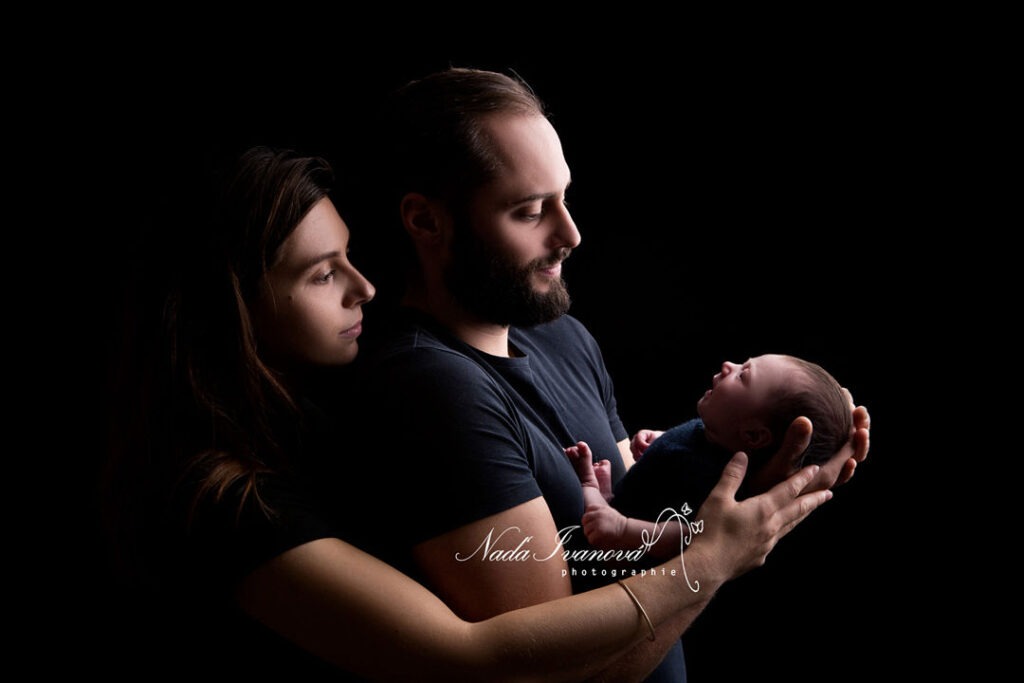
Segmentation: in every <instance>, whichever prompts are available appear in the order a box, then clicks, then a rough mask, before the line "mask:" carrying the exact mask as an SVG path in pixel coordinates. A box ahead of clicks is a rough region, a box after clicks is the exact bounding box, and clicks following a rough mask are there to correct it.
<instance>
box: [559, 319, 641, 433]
mask: <svg viewBox="0 0 1024 683" xmlns="http://www.w3.org/2000/svg"><path fill="white" fill-rule="evenodd" d="M572 322H574V323H575V325H576V328H577V331H578V333H579V334H580V335H581V336H582V337H583V342H584V348H586V349H587V355H588V358H589V361H590V365H591V368H592V370H593V372H594V377H595V379H596V381H597V385H598V387H599V388H600V391H601V399H602V401H603V402H604V409H605V413H606V414H607V416H608V426H609V427H610V428H611V430H612V434H613V435H614V436H615V441H617V442H618V441H622V440H623V439H628V438H629V433H628V432H627V431H626V427H625V425H623V424H622V419H621V418H620V417H619V404H618V402H617V401H616V400H615V383H614V382H613V381H612V376H611V375H610V374H609V373H608V368H607V366H605V364H604V355H603V354H602V353H601V347H600V346H598V344H597V340H596V339H594V337H593V335H591V334H590V332H589V331H587V329H586V327H584V326H583V324H582V323H580V322H579V321H577V320H575V319H572Z"/></svg>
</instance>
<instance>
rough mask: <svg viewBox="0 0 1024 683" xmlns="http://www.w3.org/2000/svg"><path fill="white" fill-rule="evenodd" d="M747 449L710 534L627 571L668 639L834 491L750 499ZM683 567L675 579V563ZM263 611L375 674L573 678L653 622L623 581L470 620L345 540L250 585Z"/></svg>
mask: <svg viewBox="0 0 1024 683" xmlns="http://www.w3.org/2000/svg"><path fill="white" fill-rule="evenodd" d="M745 470H746V458H745V457H744V456H742V455H740V456H737V457H736V458H734V459H733V460H732V461H731V462H730V463H729V465H728V466H727V467H726V470H725V473H724V474H723V476H722V480H721V481H720V482H719V484H718V486H716V487H715V490H714V491H713V492H712V494H711V496H710V497H709V498H708V502H706V503H705V505H704V506H703V507H702V508H701V509H702V511H703V512H704V517H705V520H706V522H705V523H706V526H705V533H704V534H702V535H700V536H698V537H697V538H696V540H695V541H694V542H693V544H692V545H691V546H690V548H689V549H688V550H687V552H686V555H685V562H686V572H687V576H688V577H689V579H690V581H694V580H696V581H699V583H700V587H699V590H697V591H693V590H692V589H691V588H690V587H688V586H687V584H686V580H685V579H684V578H683V576H682V572H681V571H679V570H680V568H681V565H680V561H679V560H678V559H676V560H672V561H670V562H668V563H666V564H664V565H662V567H664V568H665V570H666V571H665V572H664V574H661V572H657V573H656V575H654V576H651V575H648V576H646V577H634V578H631V579H628V580H626V584H627V585H628V586H629V587H630V588H631V590H632V591H633V593H634V594H635V595H636V596H637V599H638V600H639V601H640V603H641V604H642V605H643V606H644V608H645V610H646V612H647V615H648V617H649V618H650V619H651V622H652V623H653V625H654V626H655V627H656V628H657V629H658V637H659V639H661V638H676V637H678V636H679V635H680V634H681V633H682V632H683V630H685V628H686V627H687V626H688V625H689V623H691V622H692V620H693V619H694V618H695V617H696V616H697V614H699V612H700V610H701V609H703V607H704V606H705V605H706V604H707V602H708V600H710V598H711V596H712V595H713V594H714V592H715V591H716V590H717V589H718V587H719V586H720V585H721V584H722V583H723V582H724V581H726V580H728V579H729V578H732V577H734V576H737V575H739V574H741V573H743V572H745V571H747V570H748V569H750V568H752V567H754V566H758V565H760V564H762V563H763V562H764V559H765V557H766V556H767V554H768V552H770V550H771V549H772V547H774V545H775V543H776V542H778V540H779V539H780V538H781V537H782V536H784V535H785V534H786V533H788V531H789V530H790V529H791V528H792V527H793V526H795V525H796V524H797V523H799V522H800V520H802V519H803V518H804V517H806V516H807V515H808V514H810V512H811V511H812V510H814V509H815V508H816V507H818V506H819V505H821V504H822V503H823V502H825V501H826V500H828V498H829V497H830V495H831V494H829V493H828V492H825V491H819V492H815V493H808V494H801V491H802V490H803V489H804V488H805V487H806V486H807V484H808V482H810V480H811V479H812V478H813V476H814V475H815V473H816V471H817V468H816V467H809V468H805V469H804V470H802V471H801V472H799V473H798V474H796V475H794V476H793V477H792V478H790V479H789V480H787V481H786V482H784V483H783V484H780V485H779V486H777V487H776V488H774V489H772V490H771V491H769V492H768V493H765V494H763V495H761V496H757V497H755V498H750V499H747V500H745V501H742V502H737V501H736V500H735V493H736V489H737V488H738V486H739V483H740V481H742V479H743V475H744V473H745ZM673 569H675V570H676V572H675V575H674V576H673V574H672V570H673ZM236 597H237V600H238V602H239V603H240V605H241V606H242V608H243V609H244V610H245V611H246V612H247V613H248V614H249V615H250V616H252V617H253V618H255V619H257V620H259V621H261V622H263V623H264V624H266V625H267V626H268V627H270V628H271V629H273V630H275V631H277V632H278V633H280V634H281V635H282V636H284V637H286V638H288V639H290V640H292V641H293V642H295V643H297V644H299V645H300V646H301V647H303V648H305V649H306V650H309V651H310V652H312V653H313V654H315V655H317V656H319V657H321V658H323V659H326V660H328V661H330V662H333V663H335V664H337V665H338V666H340V667H342V668H344V669H346V670H348V671H351V672H353V673H357V674H360V675H363V676H367V677H369V678H372V679H374V680H391V679H402V678H408V677H415V678H416V679H417V680H429V679H437V680H452V679H453V678H457V679H459V680H487V681H523V680H544V681H573V680H582V679H585V678H587V677H590V676H593V675H595V674H597V673H598V672H601V671H603V670H605V669H606V668H607V667H609V666H610V665H611V664H612V663H613V662H615V660H616V659H618V658H620V657H622V656H623V655H624V654H625V653H627V652H629V651H630V650H633V649H634V646H636V645H637V644H638V643H641V642H643V640H644V638H645V637H646V636H647V634H648V626H647V623H646V621H645V620H644V619H643V618H642V617H641V615H640V613H639V610H638V609H637V607H636V606H635V605H634V603H633V601H632V599H631V598H630V597H629V596H628V595H627V594H626V592H625V591H624V590H623V589H622V588H621V587H620V586H614V585H612V586H606V587H604V588H601V589H598V590H595V591H591V592H588V593H583V594H580V595H575V596H572V597H567V598H561V599H559V600H554V601H551V602H547V603H543V604H539V605H534V606H532V607H527V608H523V609H519V610H515V611H512V612H506V613H504V614H501V615H498V616H496V617H493V618H491V619H488V620H486V621H482V622H478V623H468V622H465V621H463V620H461V619H459V618H458V617H457V616H455V614H453V613H452V611H451V610H450V609H448V607H447V606H446V605H445V604H444V603H443V602H441V601H440V600H439V599H438V598H437V597H436V596H434V595H433V593H431V592H430V591H428V590H427V589H426V588H424V587H423V586H421V585H419V584H418V583H416V582H415V581H413V580H412V579H410V578H408V577H406V576H405V575H403V574H401V573H400V572H398V571H397V570H395V569H393V568H392V567H390V566H388V565H387V564H384V563H383V562H381V561H379V560H377V559H375V558H373V557H372V556H370V555H367V554H365V553H363V552H361V551H360V550H358V549H356V548H355V547H353V546H350V545H348V544H346V543H344V542H342V541H340V540H337V539H320V540H317V541H313V542H310V543H307V544H305V545H302V546H299V547H297V548H293V549H292V550H289V551H288V552H285V553H283V554H282V555H280V556H278V557H276V558H274V559H273V560H271V561H269V562H267V563H266V564H264V565H262V566H261V567H259V568H258V569H256V570H255V571H254V572H252V573H251V574H250V575H248V576H247V577H246V578H245V579H244V580H243V581H242V583H241V585H240V587H239V589H238V591H237V595H236Z"/></svg>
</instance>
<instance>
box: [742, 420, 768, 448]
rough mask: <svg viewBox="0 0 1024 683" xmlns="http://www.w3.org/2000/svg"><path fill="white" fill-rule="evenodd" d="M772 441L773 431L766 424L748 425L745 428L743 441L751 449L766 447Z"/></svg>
mask: <svg viewBox="0 0 1024 683" xmlns="http://www.w3.org/2000/svg"><path fill="white" fill-rule="evenodd" d="M771 442H772V433H771V432H770V431H768V428H767V427H765V426H764V425H758V426H755V427H748V428H746V429H744V430H743V443H744V445H745V446H746V448H749V449H750V450H756V449H759V448H764V447H765V446H768V445H770V444H771Z"/></svg>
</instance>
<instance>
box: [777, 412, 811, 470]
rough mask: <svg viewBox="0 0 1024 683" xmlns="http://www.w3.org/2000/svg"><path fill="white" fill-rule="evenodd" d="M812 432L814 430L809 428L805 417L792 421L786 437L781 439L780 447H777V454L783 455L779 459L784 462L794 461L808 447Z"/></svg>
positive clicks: (809, 424)
mask: <svg viewBox="0 0 1024 683" xmlns="http://www.w3.org/2000/svg"><path fill="white" fill-rule="evenodd" d="M812 431H814V428H813V427H812V426H811V421H810V420H808V419H807V418H806V417H798V418H797V419H795V420H793V423H792V424H791V425H789V428H788V429H787V430H786V435H785V436H784V437H783V439H782V445H781V446H780V447H779V453H782V454H784V455H782V456H780V457H782V458H784V459H785V460H786V461H792V460H795V459H796V458H797V457H798V456H799V455H800V454H801V453H803V452H804V451H806V450H807V446H809V445H810V443H811V432H812Z"/></svg>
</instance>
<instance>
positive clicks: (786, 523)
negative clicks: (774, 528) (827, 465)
mask: <svg viewBox="0 0 1024 683" xmlns="http://www.w3.org/2000/svg"><path fill="white" fill-rule="evenodd" d="M831 499H832V492H831V491H829V490H828V489H825V490H824V491H815V492H814V493H805V494H804V495H802V496H800V497H799V498H797V499H796V500H794V501H793V502H792V503H790V504H789V505H787V506H786V507H784V508H782V510H780V511H779V521H780V522H781V526H780V527H779V534H778V536H777V538H776V540H778V539H779V538H782V537H783V536H785V535H786V534H788V533H789V532H790V531H792V529H793V527H795V526H796V525H797V524H799V523H800V522H802V521H804V520H805V519H806V518H807V515H809V514H811V513H812V512H814V511H815V510H817V509H818V508H819V507H821V506H822V505H824V504H825V503H826V502H827V501H829V500H831Z"/></svg>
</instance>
